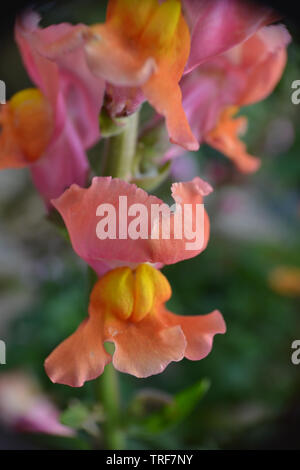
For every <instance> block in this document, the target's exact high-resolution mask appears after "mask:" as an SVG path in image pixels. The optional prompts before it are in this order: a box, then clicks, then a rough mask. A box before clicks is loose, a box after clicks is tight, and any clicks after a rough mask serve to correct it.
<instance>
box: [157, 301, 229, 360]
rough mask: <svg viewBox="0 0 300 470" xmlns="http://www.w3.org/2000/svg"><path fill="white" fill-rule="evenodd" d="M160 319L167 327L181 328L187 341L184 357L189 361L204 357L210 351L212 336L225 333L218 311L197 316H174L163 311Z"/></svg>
mask: <svg viewBox="0 0 300 470" xmlns="http://www.w3.org/2000/svg"><path fill="white" fill-rule="evenodd" d="M160 318H161V319H162V320H163V321H164V322H166V324H168V325H172V326H175V325H179V326H180V327H181V329H182V331H183V333H184V336H185V338H186V341H187V346H186V350H185V353H184V356H185V357H186V358H187V359H190V360H191V361H199V360H200V359H203V358H204V357H206V356H207V355H208V354H209V353H210V351H211V349H212V345H213V338H214V335H216V334H223V333H225V332H226V325H225V322H224V319H223V317H222V315H221V313H220V312H219V311H218V310H214V311H213V312H212V313H209V314H208V315H197V316H181V315H175V314H174V313H171V312H169V311H167V310H163V311H162V312H161V313H160Z"/></svg>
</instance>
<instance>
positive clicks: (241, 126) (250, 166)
mask: <svg viewBox="0 0 300 470" xmlns="http://www.w3.org/2000/svg"><path fill="white" fill-rule="evenodd" d="M235 112H236V108H235V107H229V108H227V109H226V110H225V111H224V112H223V113H222V114H221V117H220V120H219V122H218V124H217V125H216V127H215V128H214V129H213V130H212V131H211V132H209V133H208V134H207V135H206V137H205V141H206V142H207V143H208V144H209V145H211V146H212V147H214V148H215V149H217V150H218V151H219V152H221V153H223V154H224V155H226V157H228V158H229V159H230V160H232V162H233V163H234V164H235V165H236V166H237V168H238V169H239V170H240V171H241V172H243V173H252V172H254V171H256V170H258V168H259V167H260V164H261V163H260V159H259V158H256V157H254V156H252V155H250V154H249V153H248V152H247V149H246V145H245V143H244V142H242V141H241V140H240V139H239V135H241V134H243V133H244V132H245V130H246V127H247V119H246V118H244V117H243V116H241V117H237V118H235V119H234V118H233V117H232V116H233V114H234V113H235Z"/></svg>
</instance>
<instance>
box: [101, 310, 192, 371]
mask: <svg viewBox="0 0 300 470" xmlns="http://www.w3.org/2000/svg"><path fill="white" fill-rule="evenodd" d="M107 339H109V340H110V341H112V342H113V343H114V344H115V352H114V355H113V365H114V367H115V368H116V369H118V370H119V371H120V372H125V373H127V374H131V375H134V376H136V377H140V378H141V377H149V376H150V375H154V374H159V373H161V372H163V370H164V369H165V368H166V367H167V365H168V364H170V362H173V361H176V362H177V361H180V360H181V359H182V358H183V356H184V351H185V348H186V341H185V338H184V335H183V333H182V330H181V328H180V326H174V327H173V326H172V327H166V326H165V325H164V324H163V323H162V322H160V321H159V320H158V319H157V318H156V317H155V316H154V315H148V316H147V317H146V318H144V319H143V320H142V321H140V322H138V323H133V322H122V323H121V322H115V323H113V324H112V325H110V326H109V328H108V332H107Z"/></svg>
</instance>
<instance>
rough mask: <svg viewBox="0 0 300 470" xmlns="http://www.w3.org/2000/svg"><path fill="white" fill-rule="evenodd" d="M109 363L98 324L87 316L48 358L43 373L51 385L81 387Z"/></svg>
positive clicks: (98, 322) (97, 321)
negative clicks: (50, 381)
mask: <svg viewBox="0 0 300 470" xmlns="http://www.w3.org/2000/svg"><path fill="white" fill-rule="evenodd" d="M110 361H111V356H110V355H109V354H108V353H107V352H106V351H105V349H104V346H103V325H102V323H101V320H100V319H99V317H98V316H94V315H91V316H90V317H89V319H87V320H85V321H83V323H81V325H80V326H79V328H78V329H77V330H76V331H75V333H73V334H72V335H71V336H69V338H67V339H66V340H65V341H63V342H62V343H61V344H60V345H59V346H58V347H57V348H56V349H55V350H54V351H53V352H52V353H51V354H50V356H49V357H48V358H47V359H46V361H45V369H46V372H47V375H48V376H49V377H50V379H51V380H52V382H54V383H60V384H64V385H69V386H70V387H81V386H82V385H83V384H84V382H86V381H87V380H93V379H95V378H96V377H98V376H99V375H101V374H102V372H103V370H104V367H105V366H106V364H108V363H109V362H110Z"/></svg>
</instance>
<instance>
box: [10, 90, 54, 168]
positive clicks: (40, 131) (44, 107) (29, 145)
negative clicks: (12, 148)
mask: <svg viewBox="0 0 300 470" xmlns="http://www.w3.org/2000/svg"><path fill="white" fill-rule="evenodd" d="M9 109H10V113H9V116H10V123H9V124H10V125H11V126H12V128H13V132H14V135H15V138H16V140H17V142H18V145H19V147H20V148H21V150H22V151H23V153H24V155H25V157H26V158H27V160H28V161H29V162H35V161H36V160H38V159H39V158H40V157H41V156H42V154H43V152H44V150H45V149H46V147H47V145H48V143H49V141H50V138H51V135H52V132H53V116H52V110H51V107H50V104H49V102H48V101H47V99H46V98H45V96H44V95H43V94H42V93H41V91H40V90H38V89H36V88H28V89H26V90H22V91H20V92H18V93H16V94H15V95H14V96H13V97H12V98H11V99H10V101H9Z"/></svg>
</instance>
